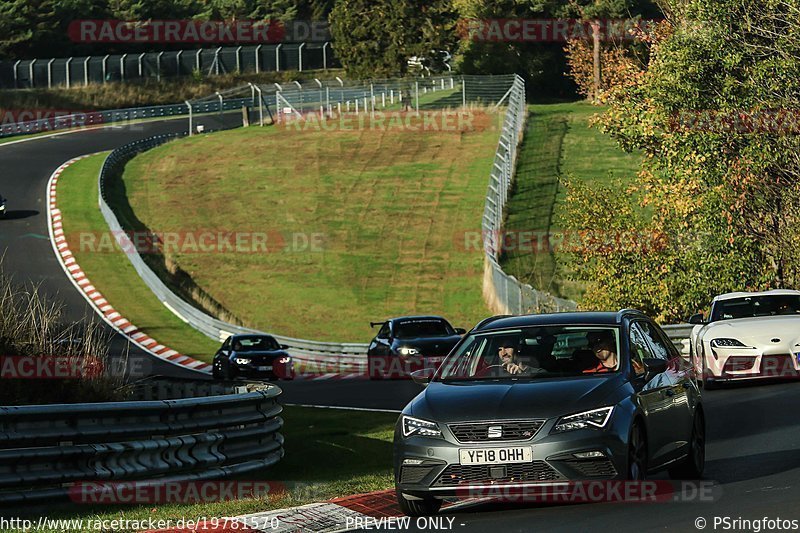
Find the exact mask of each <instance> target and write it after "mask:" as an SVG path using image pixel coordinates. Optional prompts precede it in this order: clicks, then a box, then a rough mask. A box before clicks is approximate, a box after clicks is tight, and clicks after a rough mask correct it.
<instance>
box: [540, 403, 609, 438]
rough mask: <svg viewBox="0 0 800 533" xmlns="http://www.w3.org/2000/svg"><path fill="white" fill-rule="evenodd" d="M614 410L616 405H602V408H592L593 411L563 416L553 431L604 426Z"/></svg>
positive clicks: (559, 431)
mask: <svg viewBox="0 0 800 533" xmlns="http://www.w3.org/2000/svg"><path fill="white" fill-rule="evenodd" d="M613 411H614V407H601V408H600V409H592V410H591V411H585V412H583V413H576V414H574V415H569V416H562V417H561V418H559V419H558V422H557V423H556V425H555V427H554V428H553V431H552V433H562V432H564V431H572V430H575V429H600V428H604V427H606V424H608V421H609V420H610V419H611V413H612V412H613Z"/></svg>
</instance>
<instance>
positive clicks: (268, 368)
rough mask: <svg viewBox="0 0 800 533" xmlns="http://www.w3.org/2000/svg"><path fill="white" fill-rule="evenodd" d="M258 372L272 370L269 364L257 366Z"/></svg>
mask: <svg viewBox="0 0 800 533" xmlns="http://www.w3.org/2000/svg"><path fill="white" fill-rule="evenodd" d="M258 371H259V372H272V367H271V366H260V367H258Z"/></svg>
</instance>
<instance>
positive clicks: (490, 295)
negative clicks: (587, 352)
mask: <svg viewBox="0 0 800 533" xmlns="http://www.w3.org/2000/svg"><path fill="white" fill-rule="evenodd" d="M505 99H506V100H507V102H508V109H507V110H506V115H505V120H504V122H503V128H502V131H501V133H500V140H499V142H498V143H497V151H496V153H495V158H494V165H493V166H492V172H491V176H490V179H489V189H488V191H487V193H486V203H485V206H484V211H483V223H482V230H483V247H484V251H485V254H486V257H485V260H484V271H483V272H484V276H483V294H484V298H485V300H486V302H487V303H488V304H489V307H490V308H491V309H492V310H493V311H494V312H496V313H498V314H515V315H518V314H527V313H541V312H558V311H574V310H575V309H576V307H577V305H576V304H575V302H573V301H570V300H565V299H562V298H556V297H555V296H553V295H551V294H549V293H547V292H544V291H539V290H536V289H534V288H533V287H531V286H530V285H528V284H526V283H522V282H520V281H519V280H518V279H517V278H515V277H514V276H509V275H508V274H506V273H505V272H503V269H502V267H501V266H500V264H499V262H498V258H499V254H500V252H501V243H500V236H501V230H502V227H503V219H504V214H505V206H506V201H507V200H508V196H509V191H510V188H511V184H512V182H513V180H514V173H515V170H516V164H517V149H518V147H519V144H520V142H521V141H522V135H523V131H524V128H525V122H526V119H527V116H528V110H527V105H526V102H525V81H524V80H523V79H522V78H521V77H520V76H516V77H515V79H514V83H513V86H512V87H511V89H509V91H508V93H507V94H506V98H505Z"/></svg>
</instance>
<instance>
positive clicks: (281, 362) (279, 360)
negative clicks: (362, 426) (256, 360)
mask: <svg viewBox="0 0 800 533" xmlns="http://www.w3.org/2000/svg"><path fill="white" fill-rule="evenodd" d="M291 360H292V358H291V357H289V356H286V357H281V358H280V359H278V362H279V363H280V364H282V365H285V364H286V363H288V362H289V361H291Z"/></svg>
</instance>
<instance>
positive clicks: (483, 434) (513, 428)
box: [449, 420, 544, 442]
mask: <svg viewBox="0 0 800 533" xmlns="http://www.w3.org/2000/svg"><path fill="white" fill-rule="evenodd" d="M543 424H544V420H497V421H495V422H465V423H462V424H449V427H450V431H452V432H453V435H455V437H456V440H458V442H503V441H511V440H531V439H532V438H533V436H534V435H536V432H537V431H539V429H540V428H541V427H542V425H543ZM490 428H491V431H490ZM498 431H499V436H494V435H497V434H498Z"/></svg>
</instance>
